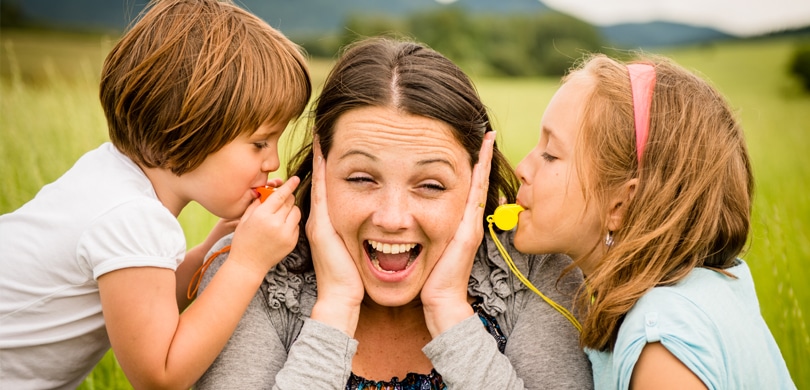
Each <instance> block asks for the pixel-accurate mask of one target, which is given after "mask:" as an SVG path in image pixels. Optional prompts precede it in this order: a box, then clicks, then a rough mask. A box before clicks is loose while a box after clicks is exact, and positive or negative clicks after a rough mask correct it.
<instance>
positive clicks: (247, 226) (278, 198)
mask: <svg viewBox="0 0 810 390" xmlns="http://www.w3.org/2000/svg"><path fill="white" fill-rule="evenodd" d="M299 182H300V179H299V178H298V177H295V176H293V177H291V178H290V179H289V180H287V182H286V183H284V184H283V185H281V186H279V187H277V188H276V189H275V191H274V192H273V193H272V194H271V195H270V196H269V197H268V198H267V200H265V201H264V203H261V202H260V201H259V200H258V199H257V200H256V201H254V202H253V204H251V205H250V206H249V207H248V208H247V210H245V214H244V215H243V216H242V218H241V220H240V221H239V224H238V226H237V227H236V232H235V234H234V236H233V242H232V243H231V254H230V255H229V257H228V261H236V262H238V263H239V264H241V265H243V266H245V267H248V268H250V269H252V270H254V271H255V272H257V273H260V274H265V273H267V271H269V270H270V268H272V267H273V266H275V265H276V264H278V262H280V261H281V260H282V259H284V257H285V256H287V255H288V254H289V253H290V252H291V251H292V250H293V249H294V248H295V245H296V243H297V242H298V230H299V229H298V223H299V222H300V221H301V210H299V209H298V207H297V206H296V205H295V197H294V196H293V195H292V193H293V191H294V190H295V188H296V187H298V184H299Z"/></svg>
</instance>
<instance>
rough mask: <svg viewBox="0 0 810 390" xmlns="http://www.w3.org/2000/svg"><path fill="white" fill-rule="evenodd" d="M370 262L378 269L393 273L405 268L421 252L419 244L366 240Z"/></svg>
mask: <svg viewBox="0 0 810 390" xmlns="http://www.w3.org/2000/svg"><path fill="white" fill-rule="evenodd" d="M366 251H367V252H368V256H369V259H370V260H371V264H372V265H373V266H374V268H376V269H377V270H378V271H382V272H386V273H395V272H400V271H403V270H405V269H407V268H408V267H409V266H410V265H411V264H413V262H414V260H416V258H417V257H418V256H419V252H421V246H420V245H419V244H416V243H412V244H388V243H382V242H378V241H373V240H368V241H366Z"/></svg>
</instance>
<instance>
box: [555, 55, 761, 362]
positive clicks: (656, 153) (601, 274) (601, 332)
mask: <svg viewBox="0 0 810 390" xmlns="http://www.w3.org/2000/svg"><path fill="white" fill-rule="evenodd" d="M637 62H642V63H648V64H650V65H652V66H654V68H655V73H656V83H655V87H654V91H653V97H652V106H651V108H650V131H649V138H648V140H647V145H646V149H645V150H644V154H643V157H642V159H641V161H638V159H637V152H636V145H635V131H634V119H633V118H634V117H633V100H632V95H631V90H630V80H629V76H628V70H627V67H626V66H625V65H623V64H620V63H618V62H616V61H614V60H611V59H609V58H607V57H605V56H603V55H593V56H591V57H590V58H588V59H587V61H584V62H583V64H582V65H580V67H579V68H577V69H576V70H574V71H573V72H572V73H571V74H570V75H569V76H568V77H572V76H573V77H580V76H584V77H591V78H592V79H593V80H594V84H595V87H594V90H593V92H592V94H591V95H590V96H589V98H588V99H587V101H586V102H583V105H584V107H586V109H585V115H584V120H583V123H582V131H581V132H580V137H579V139H578V141H577V142H578V143H577V148H579V149H578V150H580V151H581V152H580V153H579V155H580V161H579V163H578V166H579V167H580V168H579V169H580V177H582V178H584V180H583V190H584V191H585V193H586V196H588V197H592V199H593V200H594V201H595V202H594V203H593V204H596V205H598V206H597V207H601V208H600V210H605V212H604V213H603V217H604V219H605V221H603V229H604V230H603V233H604V234H609V232H608V229H607V221H606V220H607V210H608V207H609V204H608V202H609V199H611V196H612V195H613V194H615V193H616V191H617V190H618V189H619V188H620V187H621V186H622V185H624V184H625V183H627V182H628V181H629V180H631V179H633V178H637V179H638V183H637V186H636V189H635V193H634V196H632V199H631V200H630V201H629V202H628V204H626V205H623V206H624V207H625V209H624V214H623V219H622V223H621V225H620V227H619V228H618V229H617V230H615V231H613V232H612V234H613V240H614V244H613V245H611V246H610V247H609V248H608V249H607V250H606V251H605V252H604V253H605V255H604V256H603V257H602V258H601V259H600V260H599V263H598V266H597V267H595V271H594V272H593V273H591V274H589V275H587V280H586V283H587V287H585V288H583V289H582V291H581V294H580V297H579V299H578V304H577V307H578V309H579V312H580V314H581V315H583V316H584V319H585V321H584V324H583V332H582V339H581V342H582V345H583V346H585V347H588V348H592V349H596V350H612V348H613V346H614V344H615V341H616V337H617V334H618V330H619V326H620V325H621V322H622V319H623V318H624V316H625V314H626V313H627V312H628V311H629V310H630V308H632V306H633V305H634V304H635V303H636V301H638V299H639V298H640V297H641V296H642V295H644V294H645V293H646V292H647V291H649V290H650V289H651V288H653V287H656V286H667V285H672V284H675V283H677V282H678V281H680V280H681V279H683V278H684V277H686V275H688V274H689V272H691V271H692V270H693V269H694V268H695V267H705V268H710V269H715V270H718V271H719V272H723V273H725V274H727V275H728V276H729V277H733V275H730V274H728V273H727V272H725V271H723V270H724V269H725V268H728V267H730V266H732V265H734V263H735V261H736V258H737V256H738V255H739V254H740V253H741V252H742V251H743V250H744V247H745V245H746V240H747V237H748V231H749V227H750V220H749V219H750V213H751V200H752V195H753V177H752V172H751V165H750V161H749V157H748V152H747V147H746V144H745V139H744V134H743V130H742V128H741V127H740V125H739V123H738V122H737V120H736V118H735V115H734V113H733V112H732V110H731V108H730V106H729V104H728V102H727V101H726V100H725V99H724V98H723V97H722V96H721V94H720V93H719V92H718V91H717V90H716V89H715V88H713V87H712V86H711V85H709V84H708V83H707V82H706V81H704V80H703V79H701V78H700V77H698V76H696V75H694V74H693V73H691V72H689V71H687V70H685V69H684V68H683V67H681V66H679V65H677V64H675V63H674V62H672V61H671V60H668V59H665V58H661V57H654V56H650V57H647V58H644V59H640V60H638V61H637ZM574 75H576V76H574ZM597 245H604V243H602V242H601V241H600V242H599V243H595V246H594V250H595V249H596V246H597Z"/></svg>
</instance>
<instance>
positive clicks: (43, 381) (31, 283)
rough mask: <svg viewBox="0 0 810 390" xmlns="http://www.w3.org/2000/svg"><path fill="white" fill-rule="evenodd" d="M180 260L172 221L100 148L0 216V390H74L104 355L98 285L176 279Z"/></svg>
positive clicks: (129, 167) (112, 151) (140, 176)
mask: <svg viewBox="0 0 810 390" xmlns="http://www.w3.org/2000/svg"><path fill="white" fill-rule="evenodd" d="M185 251H186V242H185V237H184V235H183V230H182V228H181V227H180V224H179V222H178V221H177V219H176V218H175V217H174V215H172V213H171V212H170V211H169V210H168V209H166V207H164V206H163V204H162V203H161V202H160V201H159V200H158V198H157V195H156V194H155V191H154V188H153V187H152V184H151V182H150V181H149V179H148V178H147V177H146V175H145V174H144V173H143V171H142V170H141V169H140V168H139V167H138V166H137V165H136V164H135V163H133V162H132V161H131V160H130V159H129V158H128V157H126V156H124V155H123V154H121V153H120V152H119V151H118V150H117V149H116V148H115V147H114V146H113V145H112V144H110V143H105V144H103V145H101V146H100V147H99V148H97V149H95V150H93V151H90V152H88V153H87V154H85V155H84V156H82V157H81V158H80V159H79V160H78V161H77V162H76V164H75V165H74V166H73V167H72V168H71V169H70V170H68V171H67V172H66V173H65V174H64V175H63V176H62V177H60V178H59V179H57V180H56V181H55V182H53V183H51V184H48V185H46V186H44V187H43V188H42V189H41V190H40V192H39V193H38V194H37V195H36V197H35V198H34V199H32V200H31V201H30V202H28V203H26V204H25V205H23V206H22V207H21V208H19V209H18V210H16V211H14V212H12V213H9V214H4V215H2V216H0V384H2V386H0V387H3V388H9V389H11V388H75V387H76V386H78V385H79V384H80V383H81V382H82V380H83V379H84V377H85V376H87V374H88V373H89V372H90V371H91V370H92V369H93V367H94V366H95V365H96V363H97V362H98V361H99V360H100V359H101V357H102V356H103V355H104V353H105V352H106V351H107V350H108V349H109V347H110V343H109V340H108V338H107V332H106V329H105V327H104V318H103V315H102V311H101V302H100V299H99V291H98V282H97V279H98V277H99V276H101V275H103V274H105V273H108V272H112V271H115V270H119V269H122V268H129V267H160V268H169V269H172V270H176V268H177V266H178V265H179V264H180V263H181V262H182V261H183V258H184V256H185ZM129 287H130V288H131V289H132V292H133V294H137V293H138V286H136V285H133V286H129ZM145 347H147V348H148V346H145Z"/></svg>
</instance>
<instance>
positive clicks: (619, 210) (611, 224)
mask: <svg viewBox="0 0 810 390" xmlns="http://www.w3.org/2000/svg"><path fill="white" fill-rule="evenodd" d="M637 187H638V178H634V179H630V180H628V181H627V182H625V183H624V184H622V185H621V186H620V187H619V188H618V189H617V190H616V192H615V193H614V196H613V198H612V199H611V200H610V203H609V207H608V215H607V228H608V230H610V231H616V230H619V228H620V227H621V226H622V224H624V213H625V212H626V211H627V205H629V204H630V201H632V200H633V198H634V197H635V196H636V188H637Z"/></svg>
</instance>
